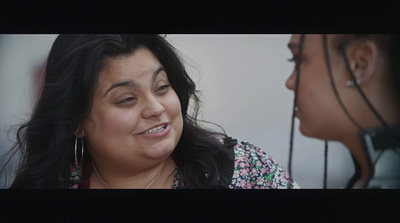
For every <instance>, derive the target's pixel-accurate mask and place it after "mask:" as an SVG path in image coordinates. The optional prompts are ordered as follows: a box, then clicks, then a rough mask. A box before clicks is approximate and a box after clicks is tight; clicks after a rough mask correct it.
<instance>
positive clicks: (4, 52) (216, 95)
mask: <svg viewBox="0 0 400 223" xmlns="http://www.w3.org/2000/svg"><path fill="white" fill-rule="evenodd" d="M56 37H57V35H0V157H2V159H0V169H1V168H2V167H3V165H4V164H5V162H6V159H5V156H4V154H5V153H6V152H7V151H8V150H9V149H10V148H11V146H12V144H13V142H14V141H15V130H16V128H12V127H13V126H16V125H19V124H22V123H23V122H25V121H27V120H28V119H29V116H30V113H31V110H32V107H33V106H34V103H35V100H36V98H37V91H38V88H39V87H40V80H41V79H42V78H43V76H42V73H43V66H44V64H45V62H46V59H47V55H48V53H49V51H50V48H51V45H52V43H53V41H54V40H55V38H56ZM167 39H168V40H169V41H170V42H171V43H172V45H173V46H175V47H176V49H177V50H178V52H179V53H180V55H181V57H182V59H183V61H184V63H185V66H186V68H187V71H188V73H189V74H190V76H191V77H192V79H193V80H194V81H195V83H196V84H197V88H198V90H200V91H201V92H202V94H201V99H202V101H203V104H202V110H201V113H200V115H199V118H200V119H203V120H206V121H210V122H213V123H216V124H218V125H221V126H222V127H223V128H224V129H225V131H226V133H227V134H228V135H229V136H232V137H234V138H237V139H238V140H244V141H249V142H251V143H253V144H255V145H256V146H258V147H260V148H261V149H263V150H264V151H266V152H267V153H268V154H269V155H270V156H271V157H272V158H273V159H274V160H275V161H277V162H278V163H279V164H280V165H281V166H283V167H284V168H286V169H287V168H288V159H289V140H290V138H289V136H290V119H291V112H292V104H293V92H291V91H289V90H288V89H286V87H285V81H286V79H287V77H288V76H289V75H290V73H291V72H292V68H293V64H292V63H289V62H287V59H288V58H291V54H290V51H289V49H288V48H287V43H288V41H289V39H290V35H167ZM295 129H296V131H295V135H294V152H293V162H292V169H293V177H294V178H295V180H296V182H297V183H298V184H299V186H300V187H301V188H310V189H316V188H322V187H323V175H324V173H323V171H324V141H322V140H317V139H312V138H307V137H304V136H302V135H301V134H300V132H299V131H298V120H297V119H296V122H295ZM71 149H72V148H71ZM14 163H15V162H14ZM12 164H13V163H11V165H8V166H7V168H6V171H5V173H7V174H9V176H11V177H12V172H13V168H12V166H13V165H12ZM353 173H354V166H353V163H352V160H351V156H350V153H349V152H348V150H347V149H346V148H345V147H344V146H343V145H342V144H340V143H337V142H329V154H328V188H344V187H345V185H346V183H347V181H348V179H349V178H350V177H351V176H352V175H353ZM5 175H6V174H4V173H3V174H2V176H1V178H0V186H1V187H2V188H4V187H7V185H8V184H9V183H10V182H9V181H5V178H4V177H5Z"/></svg>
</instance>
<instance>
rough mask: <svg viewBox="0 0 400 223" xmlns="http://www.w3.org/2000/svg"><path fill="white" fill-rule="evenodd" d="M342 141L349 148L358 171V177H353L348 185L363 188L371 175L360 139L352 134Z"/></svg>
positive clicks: (353, 187)
mask: <svg viewBox="0 0 400 223" xmlns="http://www.w3.org/2000/svg"><path fill="white" fill-rule="evenodd" d="M343 143H344V144H345V145H346V146H347V148H348V149H349V150H350V153H351V155H352V156H353V158H354V162H356V163H357V164H358V166H359V171H360V173H359V177H358V179H355V181H354V183H353V185H350V186H351V188H352V189H361V188H365V187H366V186H367V184H368V181H369V179H370V177H371V176H370V171H371V170H370V167H369V166H368V161H367V157H366V154H365V153H364V150H363V147H362V144H361V141H360V140H359V138H358V135H354V136H353V137H349V138H348V139H347V140H344V141H343ZM357 164H356V165H357Z"/></svg>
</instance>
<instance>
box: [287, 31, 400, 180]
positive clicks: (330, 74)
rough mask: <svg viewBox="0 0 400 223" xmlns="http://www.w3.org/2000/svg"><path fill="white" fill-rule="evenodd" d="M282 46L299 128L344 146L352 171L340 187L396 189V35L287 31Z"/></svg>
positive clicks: (399, 128) (399, 57)
mask: <svg viewBox="0 0 400 223" xmlns="http://www.w3.org/2000/svg"><path fill="white" fill-rule="evenodd" d="M288 47H289V48H290V50H291V51H292V54H293V59H291V61H293V62H295V68H294V70H293V73H292V74H291V75H290V77H289V78H288V80H287V82H286V86H287V88H289V89H290V90H293V91H294V92H295V100H294V106H293V119H294V117H297V118H298V119H299V120H300V132H301V133H302V134H303V135H305V136H309V137H314V138H319V139H322V140H326V141H329V140H333V141H339V142H341V143H343V144H344V145H345V146H346V147H347V148H348V149H349V152H350V154H351V156H352V158H353V161H354V166H355V172H354V175H353V177H352V178H351V179H350V180H349V182H348V184H347V186H346V188H400V150H399V149H400V115H399V114H400V66H399V65H400V63H399V61H400V38H399V36H398V35H373V34H362V35H361V34H346V35H339V34H324V35H292V37H291V39H290V42H289V44H288ZM293 119H292V121H293ZM292 132H293V123H292ZM292 137H293V134H292ZM327 149H328V144H327V142H326V144H325V159H326V158H327ZM289 171H291V167H290V164H289ZM324 185H325V187H326V165H325V184H324Z"/></svg>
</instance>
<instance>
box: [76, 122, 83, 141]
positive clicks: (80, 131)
mask: <svg viewBox="0 0 400 223" xmlns="http://www.w3.org/2000/svg"><path fill="white" fill-rule="evenodd" d="M84 136H85V130H83V126H82V124H79V125H78V128H77V129H76V131H75V137H77V138H83V137H84Z"/></svg>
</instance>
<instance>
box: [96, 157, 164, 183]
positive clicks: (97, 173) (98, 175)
mask: <svg viewBox="0 0 400 223" xmlns="http://www.w3.org/2000/svg"><path fill="white" fill-rule="evenodd" d="M92 165H93V168H94V171H96V175H97V177H98V178H99V179H100V180H101V182H102V183H103V184H104V186H105V187H106V188H107V189H110V188H109V187H108V186H107V184H106V182H104V180H103V178H101V176H100V174H99V172H98V171H97V168H96V166H95V165H94V163H93V162H92ZM160 174H161V172H159V173H158V175H157V176H156V178H154V180H153V181H151V183H150V184H149V185H147V187H146V188H145V189H147V188H149V187H150V186H151V185H152V184H153V183H154V182H156V180H157V179H158V177H159V176H160Z"/></svg>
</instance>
